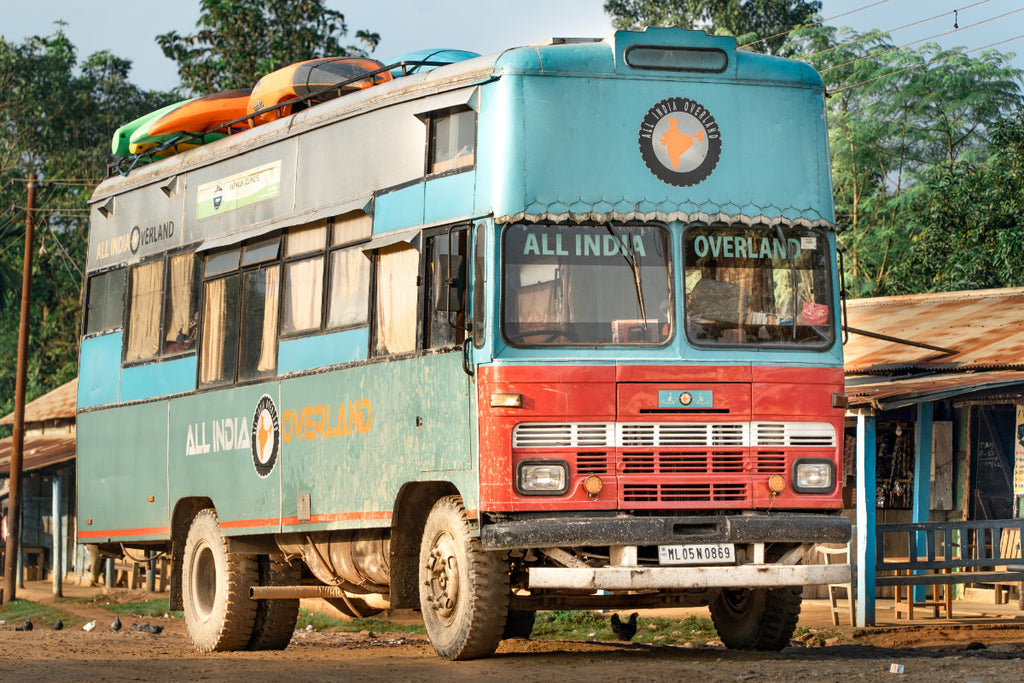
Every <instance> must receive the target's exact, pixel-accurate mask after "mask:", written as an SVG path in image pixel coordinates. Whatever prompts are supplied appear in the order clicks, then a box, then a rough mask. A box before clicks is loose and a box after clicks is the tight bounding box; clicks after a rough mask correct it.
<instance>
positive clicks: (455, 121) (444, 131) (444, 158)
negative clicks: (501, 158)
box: [427, 107, 476, 174]
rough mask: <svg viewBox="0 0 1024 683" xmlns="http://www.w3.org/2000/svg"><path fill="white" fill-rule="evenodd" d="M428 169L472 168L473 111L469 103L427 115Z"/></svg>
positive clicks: (433, 170) (474, 142) (474, 116)
mask: <svg viewBox="0 0 1024 683" xmlns="http://www.w3.org/2000/svg"><path fill="white" fill-rule="evenodd" d="M429 128H430V144H429V148H428V158H427V173H428V174H429V173H444V172H446V171H454V170H456V169H459V168H471V167H472V166H473V165H474V164H475V163H476V112H475V111H473V110H472V109H470V108H469V107H459V108H455V109H448V110H443V111H436V112H434V113H433V114H431V115H430V126H429Z"/></svg>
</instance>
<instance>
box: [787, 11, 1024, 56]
mask: <svg viewBox="0 0 1024 683" xmlns="http://www.w3.org/2000/svg"><path fill="white" fill-rule="evenodd" d="M987 1H988V0H986V2H987ZM1017 12H1024V7H1020V8H1018V9H1015V10H1011V11H1009V12H1006V13H1004V14H1000V15H999V16H996V17H992V18H990V19H982V20H981V21H978V22H975V23H973V24H969V25H967V26H961V27H960V28H955V29H953V30H952V31H946V32H945V33H936V34H935V35H933V36H927V37H925V38H918V39H917V40H912V41H910V42H909V43H903V44H902V45H897V46H896V47H893V48H890V49H888V50H881V51H879V52H873V53H871V54H869V55H864V56H863V57H858V58H857V59H851V60H850V61H848V62H844V63H842V64H836V65H835V66H830V67H828V68H827V69H821V70H820V73H825V72H826V71H831V70H832V69H838V68H840V67H844V66H849V65H850V64H856V63H857V62H860V61H863V60H865V59H871V58H873V57H881V56H882V55H887V54H889V53H891V52H896V51H897V50H902V49H903V48H905V47H907V46H908V45H915V44H917V43H922V42H924V41H926V40H932V39H934V38H941V37H943V36H948V35H950V34H951V33H956V32H957V31H962V30H964V29H968V28H974V27H975V26H981V25H982V24H987V23H988V22H990V21H995V20H996V19H1002V18H1003V17H1007V16H1009V15H1011V14H1016V13H1017ZM909 25H910V24H908V26H909ZM894 30H896V29H894ZM1011 40H1012V39H1011ZM847 44H848V45H849V44H850V43H847ZM815 54H819V53H815ZM813 56H814V55H809V57H813ZM809 57H807V58H809ZM807 58H804V59H807Z"/></svg>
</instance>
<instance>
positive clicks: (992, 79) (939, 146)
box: [789, 27, 1021, 297]
mask: <svg viewBox="0 0 1024 683" xmlns="http://www.w3.org/2000/svg"><path fill="white" fill-rule="evenodd" d="M789 49H790V50H791V51H792V52H793V53H794V54H797V55H803V56H805V58H806V59H807V60H808V61H809V62H810V63H811V64H813V65H814V66H815V67H816V68H817V69H818V70H819V72H820V73H821V75H822V77H823V78H824V80H825V84H826V88H827V89H828V90H829V92H830V94H831V96H830V98H829V100H828V113H829V135H830V138H831V139H830V144H831V153H832V182H833V189H834V197H835V206H836V230H837V233H838V237H839V241H840V244H841V246H842V247H843V248H844V249H845V251H846V254H847V258H846V266H847V286H848V289H850V290H851V293H852V294H853V296H855V297H859V296H872V295H878V294H884V293H894V292H907V291H915V290H913V289H912V288H911V289H908V287H909V286H910V285H909V283H908V282H903V281H902V278H903V277H904V276H903V275H901V274H900V273H903V272H905V271H906V268H907V264H906V260H907V257H908V256H909V255H910V253H911V244H912V243H914V241H915V239H916V235H917V232H918V231H919V230H921V229H923V228H924V227H926V226H927V224H928V220H930V219H929V218H928V217H927V216H925V215H923V214H922V213H921V212H922V210H923V209H924V207H928V206H931V205H932V204H933V203H934V201H935V200H936V199H940V197H937V196H934V195H935V193H936V192H942V191H943V190H941V189H940V187H939V185H938V184H937V182H936V178H938V177H941V176H942V175H943V174H945V173H948V172H952V171H953V170H954V169H956V168H958V167H960V166H962V165H963V164H964V163H971V162H972V160H978V159H984V158H986V157H987V156H988V154H989V150H990V133H991V130H992V129H993V128H994V127H997V126H998V125H999V122H1000V121H1001V120H1002V119H1003V118H1004V117H1005V116H1007V115H1008V114H1009V113H1010V112H1012V111H1013V110H1014V109H1015V108H1016V107H1017V106H1018V105H1019V103H1020V101H1021V93H1020V87H1019V85H1020V77H1021V72H1020V71H1019V70H1016V69H1014V68H1012V67H1011V66H1010V65H1009V56H1008V55H1003V54H1000V53H998V52H991V51H990V52H983V53H982V54H980V55H979V56H976V57H972V56H968V55H966V54H963V53H962V51H961V50H959V49H954V50H943V49H941V48H940V47H939V46H938V45H934V44H926V45H922V46H920V47H917V48H913V47H904V48H900V49H897V48H896V46H894V45H893V44H892V42H891V41H890V39H889V36H887V35H886V34H884V33H882V32H880V31H868V32H865V33H857V32H854V31H851V30H849V29H835V28H832V27H814V28H808V29H802V30H800V31H798V32H796V33H795V34H793V35H792V36H790V39H789ZM919 255H922V256H923V254H920V253H919ZM961 281H962V282H965V280H961ZM951 283H952V281H950V284H951Z"/></svg>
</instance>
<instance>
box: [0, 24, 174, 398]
mask: <svg viewBox="0 0 1024 683" xmlns="http://www.w3.org/2000/svg"><path fill="white" fill-rule="evenodd" d="M130 68H131V63H130V62H128V61H126V60H123V59H120V58H117V57H115V56H113V55H111V54H109V53H107V52H98V53H96V54H93V55H91V56H90V57H88V58H87V59H86V60H85V61H83V62H81V63H79V62H78V60H77V58H76V54H75V48H74V46H73V45H72V44H71V42H70V41H69V40H68V38H67V36H65V35H64V33H63V32H62V31H61V30H59V29H58V31H57V32H56V33H55V34H54V35H51V36H45V37H40V36H36V37H33V38H30V39H28V40H26V41H25V42H24V43H22V44H14V43H8V42H6V41H4V40H2V39H0V88H3V91H4V93H5V98H4V99H3V100H0V415H2V414H7V413H9V412H10V411H11V410H12V409H13V396H14V379H15V368H16V358H17V338H18V325H19V319H20V316H19V311H20V306H21V279H22V268H23V260H24V234H25V233H24V227H25V204H26V202H27V190H26V179H27V177H28V174H29V173H30V172H35V173H36V174H37V175H38V177H39V179H40V187H39V189H38V190H37V193H36V206H37V207H38V209H37V213H36V220H35V245H34V249H33V270H32V307H31V312H30V332H31V336H30V338H29V366H28V383H27V392H26V393H27V398H28V400H32V399H34V398H36V397H38V396H40V395H41V394H43V393H45V392H47V391H49V390H51V389H54V388H56V387H58V386H60V385H61V384H63V383H64V382H67V381H68V380H70V379H73V378H74V377H75V375H76V374H77V356H78V320H79V317H80V310H79V309H80V292H81V285H82V271H83V270H84V267H85V252H86V248H87V204H86V202H87V200H88V197H89V195H90V194H91V192H92V190H93V188H94V187H95V186H96V184H97V183H98V182H99V179H100V178H101V177H102V176H103V175H104V173H105V170H106V162H107V158H108V156H107V155H108V150H109V149H110V145H109V139H110V137H109V136H110V134H111V133H112V132H113V130H114V129H115V128H116V127H117V126H119V125H120V124H121V123H123V122H125V121H127V120H131V119H133V118H135V117H137V116H139V115H141V114H143V113H145V112H147V111H150V110H152V109H155V108H156V107H158V106H161V105H162V104H166V103H167V102H168V101H170V97H171V96H170V95H169V94H167V93H159V92H145V91H142V90H140V89H139V88H137V87H136V86H134V85H132V84H131V83H129V82H128V73H129V71H130Z"/></svg>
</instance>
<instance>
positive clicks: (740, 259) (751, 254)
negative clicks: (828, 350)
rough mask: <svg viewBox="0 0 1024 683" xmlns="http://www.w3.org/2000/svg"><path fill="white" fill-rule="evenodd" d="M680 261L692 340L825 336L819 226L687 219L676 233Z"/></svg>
mask: <svg viewBox="0 0 1024 683" xmlns="http://www.w3.org/2000/svg"><path fill="white" fill-rule="evenodd" d="M683 261H684V263H683V267H684V275H685V281H686V306H685V313H686V334H687V337H689V339H690V340H691V341H692V342H694V343H696V344H701V345H715V344H728V345H737V344H739V345H755V346H788V345H795V344H800V345H809V346H818V347H827V346H830V345H831V344H832V340H833V335H834V332H833V329H832V328H833V322H834V315H835V311H833V310H832V305H831V298H832V294H831V273H830V267H829V244H828V238H827V236H826V235H825V233H823V232H821V231H820V230H812V229H803V228H781V229H775V228H771V227H768V226H754V227H747V226H694V227H691V228H688V229H687V230H686V231H685V232H684V233H683Z"/></svg>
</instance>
